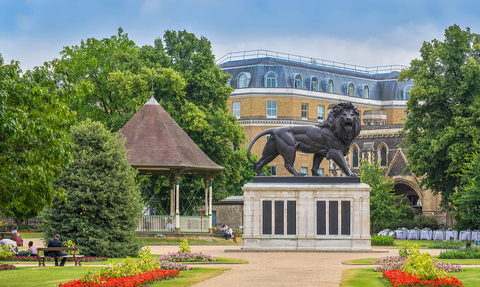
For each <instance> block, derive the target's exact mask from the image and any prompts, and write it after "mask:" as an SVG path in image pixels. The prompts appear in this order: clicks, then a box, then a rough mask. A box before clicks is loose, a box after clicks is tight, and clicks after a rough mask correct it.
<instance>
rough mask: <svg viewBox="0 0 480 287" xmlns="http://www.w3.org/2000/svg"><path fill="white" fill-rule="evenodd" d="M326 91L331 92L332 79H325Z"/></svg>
mask: <svg viewBox="0 0 480 287" xmlns="http://www.w3.org/2000/svg"><path fill="white" fill-rule="evenodd" d="M327 93H333V81H332V80H328V81H327Z"/></svg>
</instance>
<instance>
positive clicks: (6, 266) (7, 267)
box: [0, 264, 15, 271]
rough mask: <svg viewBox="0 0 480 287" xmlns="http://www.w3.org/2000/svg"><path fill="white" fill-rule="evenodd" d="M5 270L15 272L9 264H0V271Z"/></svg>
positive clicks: (13, 267)
mask: <svg viewBox="0 0 480 287" xmlns="http://www.w3.org/2000/svg"><path fill="white" fill-rule="evenodd" d="M6 270H15V266H14V265H10V264H0V271H6Z"/></svg>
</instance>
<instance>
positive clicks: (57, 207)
mask: <svg viewBox="0 0 480 287" xmlns="http://www.w3.org/2000/svg"><path fill="white" fill-rule="evenodd" d="M71 138H72V140H73V143H74V144H75V149H74V150H73V152H72V154H73V157H74V164H73V165H71V166H69V167H68V168H67V169H66V170H65V171H64V172H63V173H62V175H61V176H60V177H59V178H58V180H57V181H56V182H55V185H56V186H57V187H58V188H63V189H65V191H66V193H67V200H66V201H63V202H62V201H60V200H59V198H58V197H55V198H54V200H53V205H52V206H51V207H48V208H47V209H46V210H45V211H44V213H43V214H42V216H41V218H42V222H43V224H44V225H45V232H44V236H45V241H46V242H48V240H49V239H52V238H53V236H54V235H55V234H57V233H58V234H60V235H61V236H62V238H63V241H68V240H72V241H73V242H74V243H75V244H76V245H77V246H79V247H80V249H81V253H82V254H84V255H90V256H107V257H125V256H135V255H136V254H137V253H138V251H139V249H140V246H141V244H140V243H139V242H138V241H137V240H136V238H135V236H136V235H135V230H136V229H137V228H138V217H139V216H140V215H141V214H142V213H141V211H142V205H141V204H140V193H139V186H138V184H137V183H136V182H135V177H136V174H137V171H136V170H135V169H134V168H132V167H131V166H130V165H129V164H128V160H127V150H126V149H125V146H124V144H125V139H121V140H118V134H117V133H111V132H109V131H108V130H106V129H105V128H104V126H103V125H102V124H101V123H100V122H92V121H91V120H90V119H87V120H86V121H84V122H81V123H80V124H79V125H78V126H73V127H72V128H71Z"/></svg>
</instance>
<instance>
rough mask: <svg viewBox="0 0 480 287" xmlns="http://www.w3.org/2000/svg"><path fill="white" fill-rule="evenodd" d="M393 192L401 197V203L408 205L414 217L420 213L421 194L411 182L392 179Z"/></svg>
mask: <svg viewBox="0 0 480 287" xmlns="http://www.w3.org/2000/svg"><path fill="white" fill-rule="evenodd" d="M394 192H395V194H396V195H403V197H402V198H401V200H402V201H403V203H409V204H410V205H411V207H412V210H413V212H414V213H415V215H418V214H421V213H422V206H423V192H422V190H421V189H420V188H419V187H418V186H417V185H416V184H415V183H413V182H412V181H410V180H408V179H406V178H403V177H398V178H395V179H394Z"/></svg>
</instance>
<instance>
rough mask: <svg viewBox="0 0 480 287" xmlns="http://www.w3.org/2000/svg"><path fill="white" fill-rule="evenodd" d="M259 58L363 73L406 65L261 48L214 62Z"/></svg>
mask: <svg viewBox="0 0 480 287" xmlns="http://www.w3.org/2000/svg"><path fill="white" fill-rule="evenodd" d="M261 58H273V59H279V60H287V61H292V62H299V63H304V64H309V65H314V66H320V67H327V68H334V69H340V70H346V71H351V72H358V73H365V74H385V73H393V72H400V71H401V70H402V69H403V68H406V67H407V66H403V65H385V66H372V67H365V66H359V65H352V64H346V63H341V62H335V61H329V60H324V59H317V58H311V57H305V56H299V55H292V54H287V53H281V52H275V51H269V50H263V49H259V50H250V51H242V52H232V53H227V54H226V55H225V56H223V57H221V58H220V59H218V60H215V63H216V64H217V65H221V64H223V63H227V62H233V61H242V60H252V59H261Z"/></svg>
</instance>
